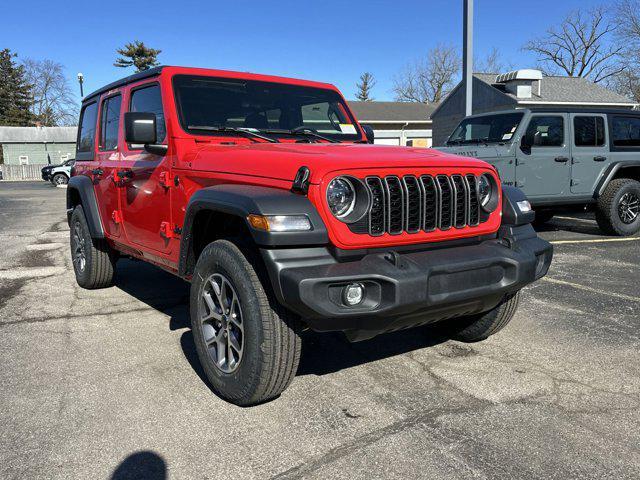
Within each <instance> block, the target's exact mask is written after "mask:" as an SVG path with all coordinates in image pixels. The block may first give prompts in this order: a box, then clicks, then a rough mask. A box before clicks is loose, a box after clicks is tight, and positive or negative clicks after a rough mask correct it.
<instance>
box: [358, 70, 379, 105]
mask: <svg viewBox="0 0 640 480" xmlns="http://www.w3.org/2000/svg"><path fill="white" fill-rule="evenodd" d="M375 84H376V81H375V80H374V78H373V75H371V74H370V73H369V72H365V73H363V74H362V75H360V83H357V84H356V88H357V89H358V93H356V98H357V99H358V100H360V101H361V102H371V101H373V97H372V96H371V89H372V88H373V87H374V85H375Z"/></svg>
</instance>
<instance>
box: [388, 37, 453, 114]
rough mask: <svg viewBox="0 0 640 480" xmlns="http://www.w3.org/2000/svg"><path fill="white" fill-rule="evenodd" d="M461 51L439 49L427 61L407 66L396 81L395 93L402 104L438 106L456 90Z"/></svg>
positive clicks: (446, 48) (431, 53)
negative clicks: (434, 104) (420, 103)
mask: <svg viewBox="0 0 640 480" xmlns="http://www.w3.org/2000/svg"><path fill="white" fill-rule="evenodd" d="M460 66H461V58H460V54H459V53H458V49H457V48H455V47H453V46H449V45H437V46H436V47H434V48H432V49H431V50H429V52H428V54H427V57H426V58H424V59H418V60H416V61H414V62H413V63H410V64H408V65H407V66H406V67H405V69H404V71H403V72H401V73H400V74H399V75H397V76H396V77H395V78H394V87H393V91H394V93H395V96H396V100H398V101H401V102H422V103H438V102H440V101H441V100H442V99H443V98H444V97H445V96H446V95H447V94H448V93H449V92H450V91H451V89H452V88H453V87H454V86H455V83H456V80H457V76H458V73H459V72H460Z"/></svg>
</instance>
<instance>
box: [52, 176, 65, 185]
mask: <svg viewBox="0 0 640 480" xmlns="http://www.w3.org/2000/svg"><path fill="white" fill-rule="evenodd" d="M51 183H53V184H54V185H56V186H57V185H66V184H67V183H69V179H68V178H67V176H66V175H65V174H64V173H56V174H55V175H54V176H53V178H52V179H51Z"/></svg>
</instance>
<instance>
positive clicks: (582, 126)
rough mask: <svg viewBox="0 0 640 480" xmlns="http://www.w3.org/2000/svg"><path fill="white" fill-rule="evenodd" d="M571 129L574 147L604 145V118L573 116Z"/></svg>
mask: <svg viewBox="0 0 640 480" xmlns="http://www.w3.org/2000/svg"><path fill="white" fill-rule="evenodd" d="M573 129H574V139H575V145H576V147H601V146H602V145H604V118H602V117H575V118H574V119H573Z"/></svg>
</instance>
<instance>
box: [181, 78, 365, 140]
mask: <svg viewBox="0 0 640 480" xmlns="http://www.w3.org/2000/svg"><path fill="white" fill-rule="evenodd" d="M173 85H174V90H175V96H176V100H177V103H178V110H179V114H180V121H181V123H182V126H183V128H184V129H185V130H190V131H192V132H193V133H197V134H207V130H206V129H198V128H196V127H205V128H208V129H211V128H219V127H236V128H249V129H256V130H276V132H271V133H273V135H286V133H285V132H286V131H288V130H292V129H294V128H297V127H307V128H312V129H314V130H317V131H318V132H319V133H321V134H322V135H325V136H329V137H330V138H333V139H336V140H355V139H357V138H359V130H358V127H357V126H356V125H355V122H354V121H353V119H352V118H351V115H350V114H349V110H348V108H347V106H346V105H345V102H344V101H343V100H342V97H341V96H340V95H339V94H338V93H337V92H335V91H333V90H330V89H324V88H315V87H306V86H299V85H289V84H283V83H271V82H258V81H253V80H236V79H230V78H214V77H200V76H197V77H196V76H185V75H179V76H176V77H175V79H174V81H173Z"/></svg>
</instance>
